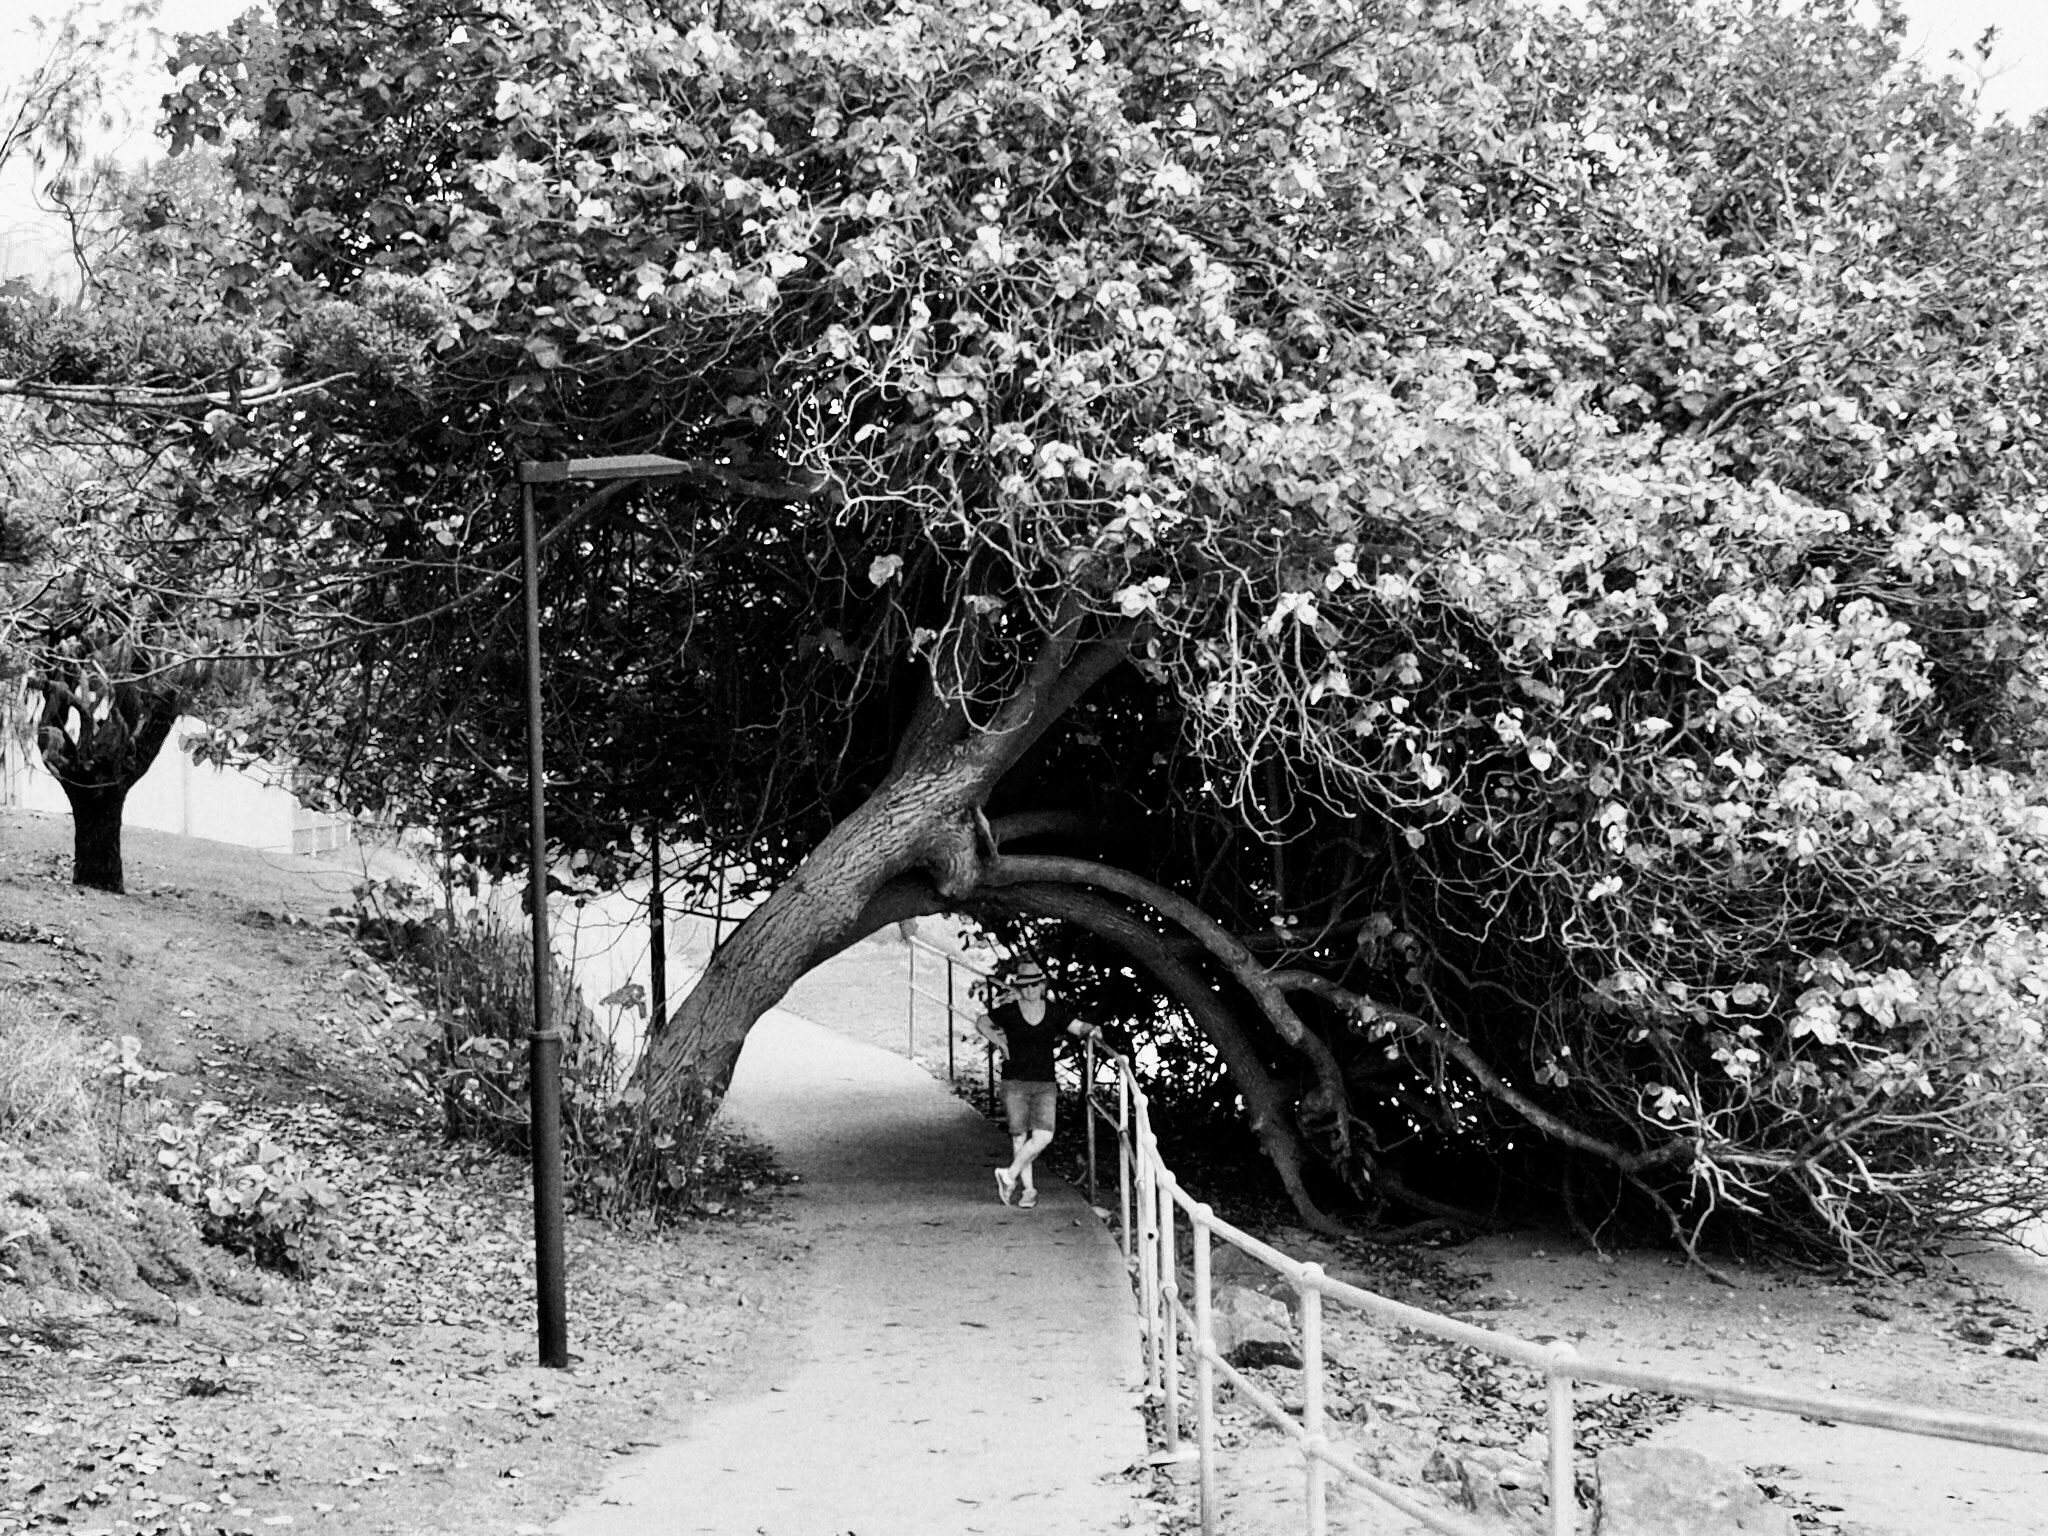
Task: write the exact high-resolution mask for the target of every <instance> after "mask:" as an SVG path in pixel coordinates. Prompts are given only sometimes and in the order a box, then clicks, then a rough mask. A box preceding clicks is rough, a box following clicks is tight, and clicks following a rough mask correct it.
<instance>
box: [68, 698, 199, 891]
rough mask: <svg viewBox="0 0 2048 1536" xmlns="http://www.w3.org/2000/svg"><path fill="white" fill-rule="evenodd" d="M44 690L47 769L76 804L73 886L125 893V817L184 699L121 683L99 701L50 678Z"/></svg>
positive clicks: (73, 832)
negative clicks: (134, 790) (130, 795)
mask: <svg viewBox="0 0 2048 1536" xmlns="http://www.w3.org/2000/svg"><path fill="white" fill-rule="evenodd" d="M42 690H43V701H42V705H41V707H40V709H39V711H38V720H37V732H36V734H37V740H38V743H39V745H40V746H41V748H42V754H43V764H44V766H45V767H47V768H48V769H49V770H50V774H51V776H52V777H53V778H55V779H56V781H57V782H58V784H59V785H61V786H62V787H63V790H64V797H65V798H66V799H67V800H69V801H70V802H71V830H72V858H71V883H72V884H73V885H83V886H89V887H91V888H92V889H94V890H101V891H111V892H113V893H114V894H115V895H116V896H118V895H121V894H122V893H123V892H124V891H125V889H126V883H125V879H124V874H123V870H122V867H121V813H122V810H123V808H124V807H125V806H126V805H127V802H128V791H129V790H130V789H132V788H134V787H135V785H136V784H137V783H138V782H139V781H140V780H141V778H142V776H143V775H144V774H145V773H147V772H149V765H150V764H151V763H153V762H155V761H156V757H157V754H158V753H159V752H161V751H162V750H163V745H164V742H165V741H167V740H168V739H169V738H170V734H171V727H172V726H173V725H175V724H176V723H177V720H178V711H179V708H180V705H181V703H182V696H181V695H180V694H179V693H178V692H177V691H176V690H175V689H168V688H156V687H144V686H141V685H138V684H134V683H117V684H115V685H114V687H113V688H112V690H111V698H108V697H107V695H105V694H102V695H100V696H99V697H98V698H97V699H95V698H94V697H92V696H91V695H90V694H88V695H86V696H84V697H81V696H80V695H78V694H75V693H74V692H73V691H72V690H71V689H70V688H69V687H68V686H66V685H64V684H63V683H61V682H56V681H53V680H47V679H46V680H45V681H44V682H43V684H42Z"/></svg>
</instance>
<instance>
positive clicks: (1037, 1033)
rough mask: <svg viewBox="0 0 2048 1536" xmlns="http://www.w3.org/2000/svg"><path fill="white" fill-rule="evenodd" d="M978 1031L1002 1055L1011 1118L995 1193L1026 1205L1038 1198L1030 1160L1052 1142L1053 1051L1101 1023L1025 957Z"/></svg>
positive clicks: (1007, 1110)
mask: <svg viewBox="0 0 2048 1536" xmlns="http://www.w3.org/2000/svg"><path fill="white" fill-rule="evenodd" d="M974 1029H975V1033H977V1034H979V1035H980V1036H981V1037H982V1038H983V1039H984V1040H986V1041H988V1043H989V1044H990V1045H992V1046H994V1047H995V1048H996V1053H997V1054H998V1055H999V1056H1001V1057H1002V1059H1003V1113H1004V1114H1005V1115H1006V1116H1007V1117H1008V1119H1009V1122H1010V1153H1011V1156H1010V1163H1009V1166H1008V1167H1006V1168H998V1169H997V1170H996V1195H997V1197H998V1198H999V1199H1000V1200H1001V1201H1002V1202H1003V1204H1005V1205H1008V1204H1009V1203H1010V1201H1011V1200H1012V1199H1014V1200H1016V1202H1017V1204H1018V1205H1019V1206H1020V1207H1022V1208H1023V1209H1024V1210H1027V1211H1028V1210H1030V1209H1031V1208H1032V1207H1033V1206H1035V1205H1037V1204H1038V1186H1037V1185H1036V1184H1035V1183H1034V1182H1033V1180H1032V1176H1031V1165H1032V1164H1033V1163H1035V1162H1037V1161H1038V1156H1039V1154H1040V1153H1042V1152H1043V1151H1044V1150H1045V1149H1046V1148H1047V1147H1049V1146H1050V1145H1052V1133H1053V1118H1054V1112H1055V1110H1056V1108H1057V1106H1058V1103H1059V1085H1058V1083H1057V1081H1056V1080H1055V1078H1054V1076H1053V1054H1054V1051H1055V1050H1056V1049H1057V1047H1058V1046H1059V1044H1060V1042H1062V1041H1064V1040H1085V1039H1088V1038H1091V1037H1092V1036H1095V1035H1099V1034H1101V1033H1102V1030H1101V1028H1100V1027H1099V1026H1097V1025H1094V1024H1089V1023H1085V1022H1084V1021H1082V1020H1081V1019H1079V1018H1076V1017H1075V1016H1074V1011H1073V1009H1071V1008H1069V1007H1067V1006H1066V1004H1064V1003H1061V1002H1058V1001H1056V1000H1054V999H1053V998H1050V997H1048V996H1047V995H1046V985H1045V971H1044V970H1043V968H1041V967H1040V965H1039V964H1038V962H1037V961H1036V960H1026V961H1024V962H1023V963H1022V964H1021V965H1019V966H1018V967H1017V969H1016V970H1015V971H1014V972H1012V973H1011V976H1010V986H1009V996H1008V998H1007V999H1006V1000H1005V1001H1003V1002H1001V1003H998V1004H997V1005H996V1006H995V1007H993V1008H991V1009H989V1011H988V1012H986V1013H984V1014H982V1015H980V1016H979V1017H978V1018H976V1019H975V1021H974Z"/></svg>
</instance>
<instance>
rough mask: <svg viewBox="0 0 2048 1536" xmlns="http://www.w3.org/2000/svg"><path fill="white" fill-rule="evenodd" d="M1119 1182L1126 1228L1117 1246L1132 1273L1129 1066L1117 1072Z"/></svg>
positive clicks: (1121, 1209) (1121, 1228) (1120, 1202)
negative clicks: (1122, 1252)
mask: <svg viewBox="0 0 2048 1536" xmlns="http://www.w3.org/2000/svg"><path fill="white" fill-rule="evenodd" d="M1116 1141H1117V1159H1116V1181H1117V1197H1118V1201H1119V1214H1120V1215H1121V1216H1122V1218H1123V1224H1122V1225H1121V1226H1120V1227H1118V1228H1117V1244H1118V1246H1119V1247H1121V1248H1122V1249H1123V1251H1124V1272H1125V1273H1126V1274H1128V1273H1130V1268H1131V1255H1132V1253H1133V1252H1134V1251H1135V1250H1134V1245H1133V1243H1132V1241H1131V1175H1132V1169H1131V1153H1132V1150H1133V1148H1132V1144H1131V1072H1130V1068H1129V1067H1128V1066H1123V1067H1119V1068H1117V1074H1116Z"/></svg>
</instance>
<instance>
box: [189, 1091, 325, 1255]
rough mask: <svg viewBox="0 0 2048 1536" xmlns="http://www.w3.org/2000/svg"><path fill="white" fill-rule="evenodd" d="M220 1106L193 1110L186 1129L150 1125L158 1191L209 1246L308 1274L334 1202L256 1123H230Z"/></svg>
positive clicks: (265, 1128)
mask: <svg viewBox="0 0 2048 1536" xmlns="http://www.w3.org/2000/svg"><path fill="white" fill-rule="evenodd" d="M233 1122H234V1115H233V1111H231V1110H230V1109H228V1107H227V1106H226V1105H224V1104H217V1103H211V1102H209V1103H205V1104H201V1105H200V1106H199V1107H198V1108H197V1109H196V1110H194V1111H193V1113H192V1120H191V1123H190V1124H185V1125H181V1124H178V1123H176V1122H174V1121H173V1122H165V1123H164V1124H162V1125H160V1126H158V1127H157V1133H156V1134H157V1140H158V1141H159V1142H160V1143H161V1146H160V1148H159V1150H158V1152H157V1165H158V1168H159V1170H160V1174H161V1177H162V1180H163V1184H164V1188H165V1189H166V1190H167V1191H168V1192H169V1193H170V1194H171V1195H172V1196H173V1197H175V1198H176V1199H177V1200H179V1201H180V1202H181V1203H183V1204H185V1205H187V1206H190V1207H191V1208H192V1209H193V1210H195V1211H196V1212H198V1214H199V1230H200V1233H201V1235H202V1236H204V1237H205V1238H206V1240H207V1241H208V1242H210V1243H215V1244H217V1245H219V1246H220V1247H223V1248H226V1249H228V1250H229V1251H230V1252H233V1253H243V1254H247V1255H248V1256H249V1257H250V1258H251V1259H253V1260H254V1261H255V1262H256V1263H257V1264H259V1265H261V1266H263V1267H264V1268H265V1269H272V1270H276V1271H278V1272H279V1273H281V1274H288V1275H304V1274H307V1273H310V1272H311V1271H312V1269H313V1268H314V1267H315V1265H316V1264H317V1261H318V1260H319V1259H320V1258H321V1257H322V1256H323V1255H324V1254H325V1252H326V1247H327V1231H326V1224H327V1218H328V1217H329V1215H330V1214H332V1213H334V1212H335V1211H337V1210H338V1209H339V1208H340V1205H341V1197H340V1196H339V1195H338V1194H336V1193H335V1191H334V1189H333V1188H332V1187H331V1186H329V1185H328V1184H326V1183H325V1182H323V1181H322V1180H320V1179H318V1178H316V1177H314V1176H313V1175H312V1174H311V1173H310V1172H309V1171H308V1170H307V1167H306V1164H305V1160H304V1159H303V1158H301V1157H300V1156H299V1155H298V1154H297V1153H295V1152H293V1151H291V1150H290V1149H288V1148H286V1147H285V1146H283V1145H281V1144H280V1143H278V1142H276V1141H273V1140H272V1139H271V1136H270V1128H269V1127H268V1126H267V1125H264V1124H261V1123H260V1122H251V1123H248V1124H245V1125H236V1124H234V1123H233Z"/></svg>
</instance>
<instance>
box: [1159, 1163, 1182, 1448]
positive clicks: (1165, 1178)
mask: <svg viewBox="0 0 2048 1536" xmlns="http://www.w3.org/2000/svg"><path fill="white" fill-rule="evenodd" d="M1154 1152H1155V1155H1156V1153H1157V1147H1156V1146H1155V1148H1154ZM1155 1182H1156V1184H1157V1187H1158V1190H1159V1370H1160V1388H1161V1390H1162V1391H1163V1392H1164V1393H1165V1405H1166V1412H1165V1428H1166V1450H1167V1451H1168V1453H1169V1454H1172V1453H1176V1452H1178V1451H1179V1450H1180V1323H1179V1319H1177V1318H1176V1317H1175V1316H1174V1315H1173V1302H1174V1298H1175V1297H1176V1296H1177V1295H1179V1293H1180V1282H1179V1276H1178V1271H1179V1268H1180V1266H1179V1262H1178V1261H1179V1257H1180V1256H1179V1254H1178V1253H1176V1252H1175V1248H1174V1240H1173V1180H1172V1179H1171V1177H1170V1176H1169V1175H1168V1174H1167V1172H1166V1169H1165V1167H1164V1165H1162V1166H1161V1167H1160V1168H1159V1169H1158V1170H1157V1173H1156V1175H1155Z"/></svg>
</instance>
